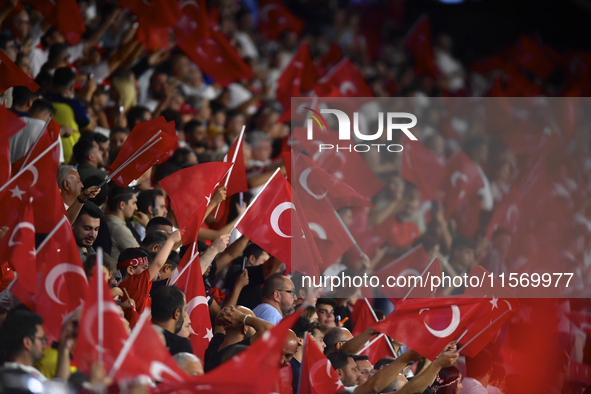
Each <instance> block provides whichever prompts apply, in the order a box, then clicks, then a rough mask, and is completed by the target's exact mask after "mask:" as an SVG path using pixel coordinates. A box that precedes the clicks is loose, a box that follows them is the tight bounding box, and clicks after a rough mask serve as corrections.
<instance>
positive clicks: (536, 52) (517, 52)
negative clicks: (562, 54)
mask: <svg viewBox="0 0 591 394" xmlns="http://www.w3.org/2000/svg"><path fill="white" fill-rule="evenodd" d="M504 55H505V56H506V57H507V61H510V62H512V63H513V64H515V65H517V66H519V67H521V68H523V69H524V70H527V71H529V72H530V73H532V74H534V75H535V76H537V77H539V78H542V79H547V78H549V77H550V76H551V75H552V73H553V72H554V70H555V68H556V66H557V64H556V63H555V62H554V61H553V60H552V59H551V58H550V57H549V56H548V55H547V54H546V53H545V48H544V45H543V44H542V43H541V42H539V41H537V40H536V39H535V38H532V37H529V36H521V37H519V39H518V40H517V42H516V43H515V44H514V45H512V46H511V47H510V48H508V49H507V50H505V51H504Z"/></svg>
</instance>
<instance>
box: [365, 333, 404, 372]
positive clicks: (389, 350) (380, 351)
mask: <svg viewBox="0 0 591 394" xmlns="http://www.w3.org/2000/svg"><path fill="white" fill-rule="evenodd" d="M357 354H363V355H365V356H368V357H369V362H371V364H372V365H375V363H377V362H378V361H379V360H381V359H382V358H396V357H397V356H396V352H395V351H394V348H393V347H392V344H391V343H390V340H389V339H388V337H387V336H385V335H384V334H380V335H378V336H377V337H375V338H374V339H372V340H371V341H369V342H368V343H367V344H366V345H365V346H364V347H363V348H361V350H360V351H358V352H357Z"/></svg>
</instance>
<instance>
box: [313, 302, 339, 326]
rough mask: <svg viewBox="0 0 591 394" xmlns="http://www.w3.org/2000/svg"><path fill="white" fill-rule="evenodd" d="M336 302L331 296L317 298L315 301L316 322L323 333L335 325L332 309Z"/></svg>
mask: <svg viewBox="0 0 591 394" xmlns="http://www.w3.org/2000/svg"><path fill="white" fill-rule="evenodd" d="M336 306H337V303H336V301H335V300H333V299H332V298H319V299H318V300H317V301H316V311H317V312H318V322H319V323H320V329H321V331H322V333H323V334H326V331H327V330H328V329H330V328H332V327H336V322H335V314H334V310H335V308H336Z"/></svg>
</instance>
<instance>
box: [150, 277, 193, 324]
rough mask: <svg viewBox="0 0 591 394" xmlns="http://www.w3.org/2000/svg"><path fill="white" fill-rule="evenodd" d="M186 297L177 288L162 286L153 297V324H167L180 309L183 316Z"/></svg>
mask: <svg viewBox="0 0 591 394" xmlns="http://www.w3.org/2000/svg"><path fill="white" fill-rule="evenodd" d="M184 305H185V296H184V295H183V292H182V291H180V290H179V288H178V287H176V286H161V287H160V288H158V290H156V291H155V292H154V294H153V295H152V322H154V323H165V322H167V321H169V320H170V319H172V317H173V315H174V312H175V311H176V310H177V309H178V310H179V311H180V313H181V315H182V313H183V306H184Z"/></svg>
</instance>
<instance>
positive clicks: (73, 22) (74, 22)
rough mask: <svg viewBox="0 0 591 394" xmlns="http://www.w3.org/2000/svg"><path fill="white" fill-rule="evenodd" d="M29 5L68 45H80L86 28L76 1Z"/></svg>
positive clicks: (35, 1)
mask: <svg viewBox="0 0 591 394" xmlns="http://www.w3.org/2000/svg"><path fill="white" fill-rule="evenodd" d="M28 3H29V4H30V5H31V6H33V7H34V8H36V9H37V11H39V12H40V13H41V15H43V18H45V20H46V21H47V22H49V24H50V25H51V26H53V27H55V29H56V30H57V31H59V32H60V33H61V34H62V36H64V38H65V39H66V41H67V42H68V44H70V45H78V42H79V41H80V37H82V35H83V34H84V32H86V26H85V25H84V20H83V19H82V13H81V12H80V7H78V3H77V2H76V0H53V1H52V0H28ZM29 90H31V91H33V92H34V90H32V89H29ZM35 90H36V89H35Z"/></svg>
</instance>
